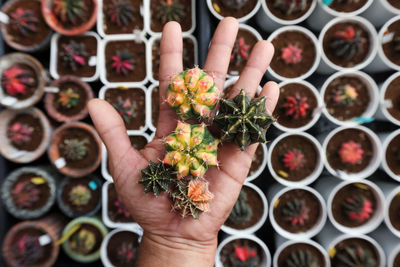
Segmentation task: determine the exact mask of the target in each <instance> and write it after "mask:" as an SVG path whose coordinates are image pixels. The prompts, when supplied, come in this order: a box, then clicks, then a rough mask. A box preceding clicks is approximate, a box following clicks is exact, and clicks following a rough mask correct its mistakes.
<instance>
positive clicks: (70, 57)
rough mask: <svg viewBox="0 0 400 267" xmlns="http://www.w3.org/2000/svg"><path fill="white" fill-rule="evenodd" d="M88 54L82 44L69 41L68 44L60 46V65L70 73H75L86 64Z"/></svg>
mask: <svg viewBox="0 0 400 267" xmlns="http://www.w3.org/2000/svg"><path fill="white" fill-rule="evenodd" d="M88 56H89V55H88V53H87V51H86V46H85V44H84V43H77V42H75V41H74V40H71V41H70V42H69V43H68V44H63V45H62V50H61V51H60V61H61V64H62V65H64V66H66V67H69V68H70V69H71V70H72V71H77V70H78V69H79V68H80V67H82V66H84V65H85V64H86V61H87V58H88Z"/></svg>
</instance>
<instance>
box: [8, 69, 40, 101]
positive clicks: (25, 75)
mask: <svg viewBox="0 0 400 267" xmlns="http://www.w3.org/2000/svg"><path fill="white" fill-rule="evenodd" d="M33 83H34V79H33V77H32V76H31V74H30V73H29V72H28V71H27V70H24V69H22V68H20V67H18V66H13V67H11V68H9V69H6V70H4V71H3V73H2V77H1V86H2V87H3V88H5V89H6V91H7V94H9V95H11V96H15V95H17V94H25V93H26V89H27V87H30V86H33Z"/></svg>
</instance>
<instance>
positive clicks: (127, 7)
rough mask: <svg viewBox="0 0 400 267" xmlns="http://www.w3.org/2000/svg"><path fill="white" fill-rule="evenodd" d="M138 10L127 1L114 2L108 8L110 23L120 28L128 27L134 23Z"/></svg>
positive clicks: (114, 0)
mask: <svg viewBox="0 0 400 267" xmlns="http://www.w3.org/2000/svg"><path fill="white" fill-rule="evenodd" d="M135 12H136V10H135V9H134V8H133V6H132V3H131V2H130V1H127V0H112V2H111V4H110V5H109V6H108V8H107V16H108V17H109V19H110V21H111V22H112V23H114V24H116V25H118V26H119V27H122V26H126V25H128V24H129V23H131V22H132V21H133V18H134V17H133V15H134V14H135Z"/></svg>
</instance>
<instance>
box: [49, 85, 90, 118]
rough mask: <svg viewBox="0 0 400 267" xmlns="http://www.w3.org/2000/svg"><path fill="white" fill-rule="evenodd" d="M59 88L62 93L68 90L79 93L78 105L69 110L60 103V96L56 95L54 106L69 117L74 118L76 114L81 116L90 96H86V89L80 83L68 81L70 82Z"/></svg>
mask: <svg viewBox="0 0 400 267" xmlns="http://www.w3.org/2000/svg"><path fill="white" fill-rule="evenodd" d="M58 88H59V90H60V92H61V91H66V90H67V89H69V88H71V89H72V90H74V92H75V93H77V94H78V95H79V100H78V104H77V105H76V106H74V107H71V108H67V107H64V106H63V105H61V103H60V102H59V99H60V95H59V94H56V95H55V97H54V101H53V105H54V107H55V109H56V110H57V111H58V112H59V113H62V114H64V115H65V116H68V117H72V116H74V115H76V114H79V113H80V112H81V111H82V110H83V109H85V108H86V104H87V101H88V96H87V94H86V91H85V89H83V88H82V87H81V86H80V85H79V84H78V83H74V82H71V81H68V82H65V83H62V84H60V85H59V86H58Z"/></svg>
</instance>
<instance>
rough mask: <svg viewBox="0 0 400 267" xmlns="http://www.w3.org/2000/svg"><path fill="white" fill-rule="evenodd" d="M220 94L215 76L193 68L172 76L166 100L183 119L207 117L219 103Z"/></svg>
mask: <svg viewBox="0 0 400 267" xmlns="http://www.w3.org/2000/svg"><path fill="white" fill-rule="evenodd" d="M219 94H220V91H219V89H218V88H217V86H216V84H215V82H214V79H213V77H211V76H210V75H208V74H207V73H205V72H204V71H202V70H201V69H199V68H193V69H189V70H186V71H183V72H181V73H179V74H178V75H176V76H174V77H172V79H171V82H170V84H169V87H168V94H167V99H166V102H167V103H168V104H169V105H170V106H171V108H172V109H173V110H175V112H176V113H177V114H178V115H179V116H180V117H181V118H182V119H183V120H191V119H199V118H206V117H209V116H210V113H211V112H212V111H213V109H214V107H215V105H216V104H217V102H218V98H219Z"/></svg>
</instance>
